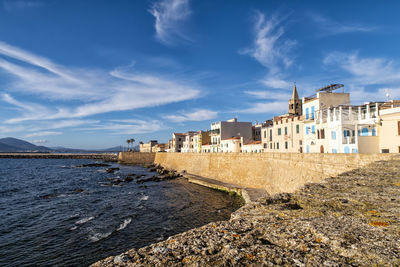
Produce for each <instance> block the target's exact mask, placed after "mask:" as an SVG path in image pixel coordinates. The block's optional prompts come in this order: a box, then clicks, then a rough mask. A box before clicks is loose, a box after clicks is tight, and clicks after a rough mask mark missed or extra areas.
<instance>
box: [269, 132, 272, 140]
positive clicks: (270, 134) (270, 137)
mask: <svg viewBox="0 0 400 267" xmlns="http://www.w3.org/2000/svg"><path fill="white" fill-rule="evenodd" d="M269 141H270V142H271V141H272V129H271V130H269Z"/></svg>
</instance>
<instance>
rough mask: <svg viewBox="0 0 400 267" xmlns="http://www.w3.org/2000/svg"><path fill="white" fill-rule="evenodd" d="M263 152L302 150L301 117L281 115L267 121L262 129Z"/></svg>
mask: <svg viewBox="0 0 400 267" xmlns="http://www.w3.org/2000/svg"><path fill="white" fill-rule="evenodd" d="M262 146H263V151H264V152H291V153H302V152H303V117H302V116H297V115H282V116H278V117H274V120H273V121H267V122H266V123H265V124H264V126H263V129H262Z"/></svg>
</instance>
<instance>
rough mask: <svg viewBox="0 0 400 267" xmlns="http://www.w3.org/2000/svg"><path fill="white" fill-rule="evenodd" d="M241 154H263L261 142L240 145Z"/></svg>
mask: <svg viewBox="0 0 400 267" xmlns="http://www.w3.org/2000/svg"><path fill="white" fill-rule="evenodd" d="M241 152H243V153H261V152H263V145H262V142H261V141H251V142H248V143H245V144H244V143H242V144H241Z"/></svg>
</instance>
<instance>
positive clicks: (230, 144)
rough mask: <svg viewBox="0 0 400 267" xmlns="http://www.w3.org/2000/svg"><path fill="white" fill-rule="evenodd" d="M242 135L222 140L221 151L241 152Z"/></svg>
mask: <svg viewBox="0 0 400 267" xmlns="http://www.w3.org/2000/svg"><path fill="white" fill-rule="evenodd" d="M240 146H241V145H240V137H233V138H229V139H225V140H221V152H224V153H226V152H240Z"/></svg>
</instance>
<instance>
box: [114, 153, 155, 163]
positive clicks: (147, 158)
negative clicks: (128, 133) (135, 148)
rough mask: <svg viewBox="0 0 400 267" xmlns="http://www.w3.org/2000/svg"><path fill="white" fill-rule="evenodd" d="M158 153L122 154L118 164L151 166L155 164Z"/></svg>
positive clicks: (119, 155)
mask: <svg viewBox="0 0 400 267" xmlns="http://www.w3.org/2000/svg"><path fill="white" fill-rule="evenodd" d="M155 156H156V153H152V152H120V153H119V154H118V162H120V163H126V164H151V163H154V158H155Z"/></svg>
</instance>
